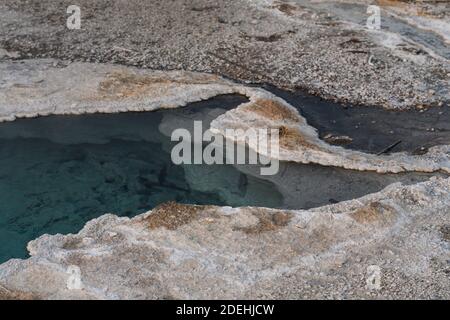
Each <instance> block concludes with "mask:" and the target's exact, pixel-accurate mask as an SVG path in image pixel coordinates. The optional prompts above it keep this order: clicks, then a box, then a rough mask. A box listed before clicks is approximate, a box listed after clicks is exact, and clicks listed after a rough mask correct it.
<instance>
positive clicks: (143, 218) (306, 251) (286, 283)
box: [0, 178, 450, 299]
mask: <svg viewBox="0 0 450 320" xmlns="http://www.w3.org/2000/svg"><path fill="white" fill-rule="evenodd" d="M449 195H450V179H435V178H433V179H432V180H431V181H429V182H426V183H421V184H417V185H414V186H408V187H405V186H401V185H392V186H390V187H388V188H387V189H385V190H384V191H382V192H380V193H377V194H372V195H368V196H366V197H363V198H361V199H357V200H352V201H348V202H342V203H339V204H336V205H332V206H327V207H322V208H318V209H315V210H309V211H277V210H270V209H264V208H236V209H234V208H229V207H223V208H219V207H193V206H185V205H176V204H166V205H162V206H160V207H157V208H155V209H154V210H153V211H152V212H149V213H147V214H143V215H140V216H137V217H135V218H133V219H128V218H118V217H116V216H114V215H105V216H102V217H100V218H98V219H95V220H92V221H90V222H89V223H87V224H86V226H85V227H84V228H83V230H81V231H80V233H78V234H76V235H65V236H64V235H54V236H49V235H44V236H42V237H40V238H38V239H37V240H35V241H32V242H31V243H30V244H29V246H28V249H29V251H30V253H31V255H32V257H31V258H30V259H28V260H10V261H9V262H7V263H5V264H3V265H1V266H0V283H1V284H2V287H3V290H4V291H5V292H6V293H5V294H6V295H7V294H8V292H9V294H10V295H14V294H18V293H21V294H22V295H28V296H32V297H35V298H42V299H55V298H95V299H104V298H107V299H129V298H137V299H155V298H158V299H162V298H194V299H201V298H203V299H208V298H289V299H291V298H369V297H372V298H374V297H377V298H441V299H449V298H450V291H449V287H450V277H449V275H448V272H449V269H448V268H449V265H448V263H449V259H450V255H449V246H450V244H449V234H448V232H449V207H450V196H449ZM370 265H377V266H379V267H380V268H381V271H382V273H381V274H382V278H381V289H380V290H369V289H368V288H366V279H367V267H368V266H370ZM69 266H77V267H79V268H80V270H81V279H82V283H83V287H82V289H81V290H69V289H68V288H67V281H68V280H69V274H68V273H67V269H68V267H69Z"/></svg>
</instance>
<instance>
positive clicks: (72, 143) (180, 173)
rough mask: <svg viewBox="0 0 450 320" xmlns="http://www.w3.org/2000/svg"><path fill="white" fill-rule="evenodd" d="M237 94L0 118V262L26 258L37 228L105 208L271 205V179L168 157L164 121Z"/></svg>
mask: <svg viewBox="0 0 450 320" xmlns="http://www.w3.org/2000/svg"><path fill="white" fill-rule="evenodd" d="M242 101H243V98H241V97H231V96H222V97H218V98H216V99H214V100H211V101H208V102H203V103H198V104H194V105H192V106H189V107H187V108H183V109H177V110H167V111H158V112H148V113H123V114H110V115H100V114H96V115H83V116H50V117H43V118H36V119H23V120H17V121H15V122H10V123H3V124H0V262H4V261H6V260H8V259H10V258H24V257H26V256H27V251H26V244H27V243H28V242H29V241H30V240H33V239H35V238H36V237H38V236H40V235H42V234H44V233H49V234H56V233H64V234H66V233H74V232H77V231H79V230H80V229H81V228H82V227H83V225H84V224H85V223H86V222H87V221H89V220H91V219H93V218H96V217H99V216H100V215H102V214H105V213H114V214H118V215H122V216H134V215H136V214H139V213H143V212H146V211H148V210H150V209H151V208H153V207H155V206H156V205H158V204H160V203H163V202H166V201H171V200H174V201H178V202H181V203H193V204H215V205H232V206H240V205H258V206H270V207H277V206H279V205H280V204H281V202H282V197H281V195H280V194H279V192H278V191H277V190H276V188H274V186H273V184H272V183H270V182H267V181H263V180H259V179H257V178H254V177H253V176H247V175H245V174H243V173H242V172H240V171H238V170H237V169H235V168H234V167H232V166H225V165H221V166H214V165H213V166H206V165H195V166H176V165H173V164H172V162H171V159H170V148H171V142H170V137H169V136H167V132H169V133H170V130H171V128H174V127H179V126H189V124H190V123H191V122H192V120H193V119H196V120H197V119H204V120H205V121H208V119H211V118H213V117H215V116H217V115H218V114H220V113H222V112H224V111H225V110H227V109H229V108H231V107H234V106H236V105H237V104H238V103H241V102H242Z"/></svg>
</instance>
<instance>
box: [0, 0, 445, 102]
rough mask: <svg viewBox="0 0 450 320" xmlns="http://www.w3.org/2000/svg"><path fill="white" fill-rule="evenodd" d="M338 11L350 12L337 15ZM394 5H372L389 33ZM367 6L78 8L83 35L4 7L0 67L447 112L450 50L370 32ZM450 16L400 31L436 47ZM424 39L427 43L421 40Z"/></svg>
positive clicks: (258, 0) (47, 14) (263, 2)
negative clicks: (294, 92)
mask: <svg viewBox="0 0 450 320" xmlns="http://www.w3.org/2000/svg"><path fill="white" fill-rule="evenodd" d="M319 2H320V3H322V5H319V4H318V3H319ZM342 2H346V3H349V4H350V5H349V7H345V8H344V9H345V10H338V9H339V7H338V6H337V4H339V3H342ZM388 2H393V3H398V1H381V0H380V1H375V3H377V4H380V5H382V6H383V11H382V15H383V23H384V21H386V19H387V18H388V17H389V19H390V20H392V25H388V27H391V26H396V25H399V23H400V22H402V21H403V20H401V19H403V18H404V16H405V15H403V16H402V17H400V18H396V17H391V15H392V14H393V13H395V11H393V10H392V9H389V8H388V5H389V3H388ZM369 3H370V4H372V3H374V1H368V0H363V1H362V0H357V1H337V0H336V1H326V2H325V1H310V0H294V1H289V2H287V1H272V0H246V1H242V0H227V1H217V0H195V1H192V0H176V1H146V2H145V3H143V2H142V1H140V0H97V1H95V2H93V1H91V0H78V1H77V5H79V6H80V8H81V12H82V27H81V30H69V29H67V28H66V19H67V17H68V15H67V14H66V10H67V7H68V6H69V5H71V4H73V3H72V2H71V1H70V0H61V1H56V2H55V1H53V0H41V1H32V2H30V1H27V0H4V1H2V2H1V4H0V29H1V30H2V32H1V33H0V47H2V48H4V49H6V50H8V51H9V52H10V53H9V54H5V53H3V54H2V53H1V51H0V59H2V57H3V59H24V58H25V59H27V58H36V57H40V58H43V57H44V58H48V57H52V58H60V59H64V60H68V61H88V62H108V63H120V64H126V65H134V66H139V67H143V68H152V69H164V70H173V69H184V70H190V71H197V72H212V73H216V74H221V75H224V76H228V77H230V78H233V79H240V80H244V81H252V82H269V83H272V84H274V85H277V86H283V87H289V88H294V87H301V88H305V89H307V90H308V91H310V92H312V93H315V94H318V95H320V96H322V97H324V98H328V99H336V100H340V101H343V102H349V103H361V104H366V105H378V106H384V107H386V108H413V107H421V106H423V105H425V106H426V105H439V104H444V105H445V104H448V101H449V99H450V93H449V90H448V88H449V74H450V67H449V62H448V56H446V53H448V46H446V45H445V43H444V44H439V48H435V47H434V43H433V41H430V42H429V43H426V41H425V43H419V42H418V41H415V38H414V37H412V38H411V37H407V36H405V35H404V34H401V33H399V32H396V31H397V30H396V29H395V28H393V29H392V30H391V29H389V30H386V26H385V25H383V29H382V30H381V31H371V30H368V29H367V28H366V27H365V21H366V19H367V17H368V14H367V13H366V9H367V5H368V4H369ZM448 6H449V4H448V3H443V4H441V5H440V6H431V9H429V10H427V13H428V12H429V13H430V14H428V15H427V17H428V16H433V17H434V16H436V17H438V18H439V19H440V20H438V21H437V23H439V26H440V27H439V28H436V27H434V26H436V25H437V23H436V21H434V20H433V21H432V22H431V23H430V22H429V20H427V18H425V15H421V19H422V20H421V21H420V24H419V25H420V26H423V25H425V28H424V27H422V28H420V27H416V26H417V25H418V23H417V22H415V21H413V22H414V23H413V24H411V27H409V26H408V24H406V25H405V26H404V27H405V28H407V29H408V34H409V35H418V36H419V37H422V38H424V39H426V38H427V37H436V39H437V41H436V43H440V41H439V40H438V39H439V38H438V37H439V35H440V34H442V31H443V30H444V31H445V30H447V31H448V29H445V27H446V26H447V24H445V23H448V14H446V13H445V12H448ZM391 7H392V6H391ZM353 8H358V9H357V10H356V9H354V10H353ZM394 8H395V7H394ZM347 9H348V10H347ZM342 12H344V13H343V14H342ZM389 14H391V15H389ZM397 16H398V14H397ZM425 20H426V21H425ZM435 20H436V19H435ZM423 21H425V22H423ZM430 21H431V20H430ZM411 28H412V29H411ZM424 29H427V30H431V31H430V32H431V33H429V34H428V33H427V34H425V35H423V36H422V33H424ZM447 34H448V33H447ZM438 49H440V50H438Z"/></svg>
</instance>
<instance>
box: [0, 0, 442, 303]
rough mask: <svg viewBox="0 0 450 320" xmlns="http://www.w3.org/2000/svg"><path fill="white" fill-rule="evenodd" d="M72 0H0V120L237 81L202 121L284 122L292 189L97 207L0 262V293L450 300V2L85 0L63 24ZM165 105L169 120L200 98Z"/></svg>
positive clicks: (231, 124)
mask: <svg viewBox="0 0 450 320" xmlns="http://www.w3.org/2000/svg"><path fill="white" fill-rule="evenodd" d="M70 2H71V1H66V0H62V1H57V2H56V1H51V0H42V1H32V2H30V1H26V0H5V1H2V2H1V3H0V121H1V122H3V123H0V126H2V125H6V124H8V123H14V122H15V121H16V120H17V119H21V118H34V117H44V116H56V115H60V116H62V115H66V116H70V117H77V115H81V114H94V113H124V112H145V113H146V114H147V113H148V112H149V113H150V114H151V112H153V111H156V110H168V109H176V108H183V107H185V106H190V105H191V104H192V103H196V102H200V101H205V100H209V99H211V98H214V97H217V96H223V95H235V96H236V97H239V101H240V102H239V104H238V105H237V106H236V107H234V108H231V109H229V110H223V112H220V113H217V114H216V113H214V114H209V116H208V125H209V126H210V129H211V130H212V131H213V132H214V133H217V134H220V135H222V136H224V137H225V138H227V139H228V140H234V141H235V142H236V143H238V144H245V143H246V141H245V139H242V138H239V137H235V136H227V132H226V129H230V128H231V129H244V130H246V129H248V128H254V129H257V128H272V129H276V130H278V132H279V135H280V152H279V154H278V156H277V160H280V161H281V165H280V168H281V173H280V175H279V176H274V177H271V178H267V180H268V183H270V184H269V185H270V186H273V187H272V188H273V189H274V191H275V190H276V192H279V193H280V194H281V195H282V196H283V201H282V203H283V206H280V208H266V207H252V206H243V207H231V206H215V205H191V204H181V203H177V202H165V203H161V204H159V205H158V206H156V207H154V208H153V209H152V210H150V211H148V212H146V213H143V214H138V212H136V213H135V214H137V215H135V216H133V217H120V216H118V215H117V214H118V213H117V212H98V215H96V216H97V217H98V218H95V219H92V220H90V221H88V222H87V223H86V224H85V226H84V227H83V228H82V229H81V230H79V232H75V233H73V234H52V235H50V234H42V235H41V236H39V237H38V238H37V239H35V240H33V241H31V242H29V243H28V246H27V250H28V252H29V255H30V256H29V258H27V259H11V260H9V261H7V262H5V263H3V264H1V265H0V299H61V298H62V299H236V298H238V299H249V298H250V299H262V298H271V299H314V298H327V299H356V298H369V299H370V298H387V299H450V290H449V288H450V277H449V272H450V271H449V267H450V251H449V249H450V244H449V239H450V235H449V229H450V177H449V174H450V134H449V132H450V129H449V127H448V123H449V122H450V118H449V111H448V110H449V109H448V108H449V101H450V93H449V85H450V83H449V82H450V65H449V59H450V51H449V38H450V35H449V30H450V28H449V23H450V16H449V12H450V11H449V3H448V2H439V1H388V0H377V1H366V0H361V1H350V0H346V1H337V0H336V1H331V0H330V1H320V0H318V1H309V0H292V1H275V0H253V1H250V0H248V1H238V0H229V1H212V0H195V1H192V0H190V1H188V0H176V1H147V2H142V1H137V0H128V1H125V0H109V1H107V0H99V1H87V0H79V1H78V5H79V6H80V8H81V10H82V28H81V29H80V30H68V29H67V28H66V18H67V15H66V8H67V6H68V5H69V4H71V3H70ZM368 5H378V6H380V8H381V29H380V30H371V29H368V28H367V26H366V19H367V17H368V14H367V10H366V9H367V6H368ZM312 95H314V96H315V97H313V96H312ZM319 100H324V101H319ZM236 101H237V100H236ZM335 102H339V104H336V103H335ZM327 108H328V109H327ZM186 109H187V108H186ZM386 109H387V110H386ZM366 110H367V111H366ZM372 110H376V111H372ZM390 115H392V116H393V117H398V118H397V119H396V120H395V121H393V124H392V125H391V126H389V125H388V124H385V123H386V122H388V121H389V117H390ZM35 120H36V119H35ZM166 120H167V122H165V123H164V125H161V126H159V128H158V130H159V131H160V132H161V133H162V134H163V135H165V136H167V137H169V136H170V132H171V131H172V129H174V128H175V127H176V126H180V127H183V126H184V125H186V124H189V123H190V121H192V120H193V115H192V114H189V113H188V114H186V115H184V118H183V119H182V120H180V119H179V118H176V117H172V118H170V116H168V119H166ZM19 121H20V120H19ZM29 121H33V119H31V120H29ZM377 121H378V123H377ZM7 122H8V123H7ZM383 122H384V123H383ZM17 123H18V122H17ZM350 126H351V128H350ZM398 127H401V128H398ZM17 128H18V129H17V130H18V131H17V130H16V131H14V132H16V133H15V134H17V135H19V136H20V135H22V136H23V137H22V138H26V137H27V135H28V136H31V133H30V132H21V131H20V128H21V127H20V125H18V127H17ZM5 130H6V129H5ZM69 131H70V130H69ZM100 131H101V130H99V132H100ZM1 132H6V131H2V130H0V133H1ZM105 132H106V131H105ZM106 133H107V132H106ZM371 135H376V137H374V138H373V139H372V138H371ZM408 135H410V136H408ZM33 137H35V136H33ZM39 137H40V138H44V139H53V140H55V139H56V141H58V139H62V138H61V137H58V136H51V133H50V132H47V131H45V130H42V131H40V132H39ZM90 138H94V137H90ZM96 138H98V137H96ZM402 140H403V141H402ZM402 143H403V144H402ZM247 147H248V148H250V149H254V150H257V146H255V145H252V143H251V142H250V143H248V145H247ZM194 168H195V167H194ZM236 170H239V171H240V172H241V173H242V174H243V175H245V176H256V175H257V173H255V172H256V171H258V170H256V169H255V168H254V167H252V166H241V167H238V166H237V167H236ZM189 174H190V176H189V177H188V180H190V183H191V184H192V185H193V186H194V185H195V187H196V188H198V190H201V191H210V190H208V188H209V187H210V185H209V184H208V183H207V182H205V181H206V180H205V179H203V180H202V179H201V178H198V172H197V171H196V170H195V169H192V171H190V173H188V174H187V175H189ZM4 178H5V177H3V176H0V183H3V184H5V182H2V181H5V180H4ZM238 184H239V185H238V187H239V188H241V187H242V186H246V185H247V184H248V181H247V180H246V179H241V178H239V182H238ZM3 187H5V188H7V187H8V186H7V185H3ZM202 188H203V189H202ZM299 194H301V196H299ZM7 200H8V199H4V200H2V201H7ZM327 201H328V203H329V204H328V205H324V203H326V202H327ZM44 207H45V203H44ZM0 214H2V213H1V212H0ZM2 236H3V237H4V235H2ZM73 266H76V267H77V268H78V270H79V271H80V281H81V286H80V287H78V288H75V289H74V288H71V287H70V286H69V285H68V283H69V282H68V281H70V279H69V277H70V274H69V273H68V270H70V268H72V267H73ZM371 266H377V267H378V268H379V270H380V272H381V286H380V287H379V288H373V287H370V286H368V284H367V277H368V273H369V269H368V268H369V267H371Z"/></svg>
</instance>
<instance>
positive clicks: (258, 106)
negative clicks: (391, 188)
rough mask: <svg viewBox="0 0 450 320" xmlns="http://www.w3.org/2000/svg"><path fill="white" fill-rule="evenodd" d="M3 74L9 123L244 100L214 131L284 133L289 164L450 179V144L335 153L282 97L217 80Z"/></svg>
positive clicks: (0, 99)
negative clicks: (234, 97) (231, 97)
mask: <svg viewBox="0 0 450 320" xmlns="http://www.w3.org/2000/svg"><path fill="white" fill-rule="evenodd" d="M0 71H1V72H0V120H3V121H8V120H14V119H15V118H17V117H35V116H38V115H48V114H81V113H93V112H124V111H151V110H156V109H159V108H175V107H180V106H184V105H186V104H188V103H190V102H194V101H201V100H205V99H208V98H211V97H214V96H216V95H219V94H229V93H236V94H241V95H245V96H247V97H248V98H249V99H250V100H251V101H250V102H249V103H247V104H243V105H241V106H239V107H238V108H236V109H234V110H231V111H230V112H227V113H226V114H224V115H223V116H220V117H218V119H216V120H215V121H213V122H212V124H211V126H212V128H213V129H214V130H215V131H216V132H221V133H222V134H224V135H225V132H224V129H227V128H228V129H232V128H243V129H247V128H249V127H253V128H259V127H261V128H265V129H267V128H278V129H281V128H283V129H284V132H285V134H284V135H283V134H282V135H281V139H280V159H281V160H286V161H294V162H300V163H317V164H321V165H327V166H336V167H343V168H346V169H355V170H361V171H363V170H370V171H377V172H393V173H398V172H405V171H423V172H434V171H439V170H442V171H445V172H450V147H449V146H448V145H447V146H437V147H433V148H430V149H429V151H428V152H427V153H426V154H424V155H417V156H413V155H408V154H406V153H394V154H391V155H383V156H375V155H371V154H367V153H362V152H357V151H352V150H347V149H344V148H342V147H339V146H332V145H329V144H328V143H326V142H324V141H322V140H320V139H319V137H318V134H317V132H316V130H315V128H313V127H311V126H309V125H308V124H307V122H306V120H305V119H304V118H303V117H302V116H300V115H299V113H298V111H297V110H296V109H294V108H293V107H292V106H290V105H289V104H288V103H287V102H285V101H284V100H282V99H281V98H278V97H276V96H275V95H273V94H271V93H269V92H267V91H265V90H263V89H259V88H253V87H247V86H244V85H239V84H236V83H234V82H231V81H228V80H225V79H223V78H220V77H217V76H214V75H208V74H200V73H191V72H183V71H172V72H162V71H150V70H139V69H137V68H132V67H131V68H130V67H123V66H114V65H107V64H89V63H73V64H70V65H68V66H67V65H64V64H61V62H59V61H57V60H25V61H20V62H4V63H0ZM229 138H230V139H231V138H234V137H229ZM251 147H252V146H251ZM253 147H254V146H253Z"/></svg>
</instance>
